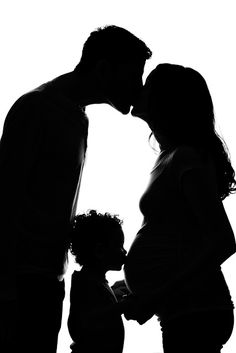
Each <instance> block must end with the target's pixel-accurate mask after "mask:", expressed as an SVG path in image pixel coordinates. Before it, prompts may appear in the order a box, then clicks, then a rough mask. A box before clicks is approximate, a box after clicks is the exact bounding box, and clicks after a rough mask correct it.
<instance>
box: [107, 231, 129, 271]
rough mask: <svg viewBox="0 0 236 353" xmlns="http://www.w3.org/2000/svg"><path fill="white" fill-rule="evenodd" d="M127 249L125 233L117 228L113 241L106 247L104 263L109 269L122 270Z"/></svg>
mask: <svg viewBox="0 0 236 353" xmlns="http://www.w3.org/2000/svg"><path fill="white" fill-rule="evenodd" d="M126 253H127V251H126V250H125V249H124V234H123V232H122V230H115V231H114V232H112V234H111V241H110V242H109V243H108V244H107V245H106V246H105V247H104V251H103V259H102V260H103V264H104V266H105V268H106V270H107V271H120V270H121V268H122V265H123V264H124V262H125V259H126Z"/></svg>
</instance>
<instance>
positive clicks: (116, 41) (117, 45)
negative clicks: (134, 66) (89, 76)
mask: <svg viewBox="0 0 236 353" xmlns="http://www.w3.org/2000/svg"><path fill="white" fill-rule="evenodd" d="M151 56H152V52H151V50H150V49H149V48H148V47H147V46H146V44H145V43H144V42H143V41H142V40H140V39H139V38H137V37H136V36H135V35H133V34H132V33H130V32H129V31H127V30H126V29H124V28H121V27H117V26H114V25H111V26H105V27H99V28H97V29H96V30H95V31H93V32H91V33H90V36H89V37H88V39H87V40H86V42H85V43H84V46H83V50H82V56H81V59H80V62H79V64H78V65H77V66H76V68H75V72H76V71H78V70H79V69H82V70H88V69H90V68H91V67H92V66H93V65H94V64H96V63H97V62H98V61H99V60H103V59H104V60H108V61H110V62H113V63H118V62H121V61H127V60H136V61H137V60H144V61H145V60H147V59H149V58H150V57H151Z"/></svg>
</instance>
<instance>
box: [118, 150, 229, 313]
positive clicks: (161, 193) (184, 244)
mask: <svg viewBox="0 0 236 353" xmlns="http://www.w3.org/2000/svg"><path fill="white" fill-rule="evenodd" d="M197 169H201V170H202V171H203V172H204V174H205V177H206V180H207V181H208V182H209V185H210V184H211V183H216V177H215V172H214V166H213V164H212V162H211V161H210V159H209V158H205V159H203V158H202V157H201V156H200V154H199V153H197V152H196V151H195V150H194V149H193V148H190V147H187V146H181V147H178V148H176V149H172V150H170V151H164V152H162V153H161V154H160V156H159V158H158V159H157V162H156V164H155V166H154V168H153V170H152V172H151V179H150V183H149V185H148V187H147V189H146V191H145V193H144V194H143V196H142V198H141V200H140V209H141V212H142V213H143V216H144V219H143V225H142V227H141V229H140V230H139V232H138V234H137V236H136V238H135V240H134V242H133V244H132V245H131V248H130V250H129V253H128V256H127V261H126V264H125V267H124V270H125V277H126V282H127V285H128V287H129V289H130V290H131V291H132V292H133V293H134V294H136V295H147V293H148V292H151V291H152V290H157V289H159V288H160V290H161V288H162V287H164V286H165V284H168V283H170V282H171V281H173V282H174V281H175V278H176V277H177V276H178V274H179V273H181V272H184V271H185V269H186V268H188V267H189V266H190V265H191V263H194V260H195V259H196V260H197V258H198V257H199V256H200V255H201V253H202V252H203V251H204V242H205V240H204V236H205V231H204V229H202V227H201V226H200V224H199V223H198V221H197V219H196V217H195V215H194V213H193V212H192V210H191V208H190V207H189V204H188V202H187V200H186V197H185V195H184V192H183V188H182V178H183V175H184V173H186V172H187V171H190V170H191V171H194V170H197ZM206 197H207V196H206ZM221 207H222V212H223V217H226V218H227V216H226V214H225V212H224V211H223V205H222V203H221ZM227 222H228V220H227ZM230 231H231V232H232V229H231V228H230ZM226 232H227V230H226ZM230 236H232V234H230ZM222 237H224V234H222ZM233 241H234V240H233ZM219 251H221V249H219ZM222 251H223V250H222ZM234 251H235V250H233V251H232V252H234ZM216 263H217V261H216ZM157 301H158V302H157V314H158V315H159V317H160V318H165V319H169V318H172V317H174V316H178V315H181V314H184V313H189V312H193V311H199V310H210V309H231V308H232V306H233V305H232V301H231V297H230V294H229V290H228V287H227V285H226V283H225V280H224V276H223V274H222V272H221V268H220V262H219V264H217V265H214V264H213V263H212V264H211V263H209V264H208V266H207V268H204V270H200V269H199V271H197V273H196V272H195V273H194V274H193V275H192V276H190V277H189V278H188V280H186V281H185V282H184V284H183V285H181V286H180V287H179V288H177V289H175V290H174V291H171V292H170V291H169V292H168V293H165V294H164V298H162V299H158V300H157Z"/></svg>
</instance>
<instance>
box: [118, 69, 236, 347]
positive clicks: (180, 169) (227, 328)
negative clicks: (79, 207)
mask: <svg viewBox="0 0 236 353" xmlns="http://www.w3.org/2000/svg"><path fill="white" fill-rule="evenodd" d="M132 114H133V115H135V116H138V117H140V118H142V119H144V120H145V121H146V122H147V123H148V125H149V126H150V128H151V130H152V134H153V135H154V137H155V138H156V140H157V141H158V143H159V146H160V154H159V157H158V159H157V162H156V164H155V166H154V168H153V170H152V172H151V179H150V184H149V185H148V187H147V190H146V191H145V193H144V194H143V196H142V198H141V200H140V209H141V211H142V213H143V216H144V220H143V225H142V228H141V229H140V231H139V232H138V234H137V236H136V238H135V240H134V242H133V244H132V245H131V248H130V250H129V252H128V256H127V261H126V264H125V267H124V270H125V276H126V283H127V286H128V288H129V289H130V291H131V292H132V293H133V294H134V295H135V296H136V300H135V301H133V304H132V305H129V306H128V307H127V308H126V309H125V316H126V318H127V319H136V320H137V321H139V322H140V323H144V322H145V321H147V320H148V319H150V318H151V317H152V316H153V315H154V314H156V315H157V316H158V319H159V320H160V324H161V327H162V331H163V347H164V352H165V353H174V352H181V353H187V352H188V353H190V352H191V353H193V352H201V353H203V352H204V353H205V352H207V353H213V352H214V353H216V352H217V353H219V352H220V350H221V348H222V346H223V344H225V343H226V342H227V340H228V338H229V337H230V335H231V332H232V328H233V303H232V300H231V296H230V293H229V290H228V287H227V284H226V282H225V279H224V276H223V274H222V271H221V267H220V266H221V264H222V263H223V262H224V261H225V260H227V259H228V258H229V257H230V256H231V255H232V254H234V253H235V249H236V248H235V239H234V234H233V231H232V228H231V226H230V223H229V220H228V218H227V215H226V213H225V210H224V207H223V204H222V200H223V199H224V198H225V197H226V196H228V195H229V194H230V193H232V192H234V191H235V190H236V187H235V186H236V182H235V178H234V177H235V173H234V170H233V168H232V166H231V163H230V159H229V156H228V153H227V148H226V145H225V143H224V141H223V139H221V138H220V137H219V135H218V134H217V132H216V130H215V124H214V113H213V104H212V100H211V96H210V93H209V90H208V87H207V85H206V82H205V80H204V79H203V77H202V76H201V75H200V74H199V73H198V72H196V71H195V70H193V69H190V68H184V67H182V66H178V65H171V64H160V65H158V66H157V67H156V69H154V70H153V71H152V72H151V74H150V75H149V76H148V78H147V80H146V83H145V86H144V89H143V92H142V95H141V97H140V98H139V100H138V101H137V104H136V105H134V109H133V111H132ZM130 304H131V303H130Z"/></svg>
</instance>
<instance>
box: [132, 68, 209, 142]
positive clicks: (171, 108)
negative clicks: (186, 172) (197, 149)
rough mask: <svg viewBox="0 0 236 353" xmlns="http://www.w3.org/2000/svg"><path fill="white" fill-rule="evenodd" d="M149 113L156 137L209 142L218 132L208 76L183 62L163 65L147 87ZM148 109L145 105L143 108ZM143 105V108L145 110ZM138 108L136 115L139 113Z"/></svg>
mask: <svg viewBox="0 0 236 353" xmlns="http://www.w3.org/2000/svg"><path fill="white" fill-rule="evenodd" d="M143 95H144V97H145V98H144V99H145V108H146V109H145V110H146V111H145V114H144V115H143V116H140V117H142V118H144V120H146V121H147V123H148V124H149V126H150V128H151V129H152V131H153V133H154V135H155V137H156V138H157V140H158V141H159V139H160V137H163V136H164V137H166V138H167V139H168V140H170V142H171V143H174V144H177V145H179V144H186V143H187V144H189V143H190V144H197V145H199V143H200V141H201V142H202V143H207V141H208V139H209V138H210V136H212V134H213V133H214V112H213V104H212V100H211V96H210V93H209V90H208V87H207V84H206V82H205V80H204V78H203V77H202V76H201V75H200V74H199V73H198V72H197V71H195V70H193V69H191V68H185V67H183V66H180V65H172V64H160V65H158V66H157V67H156V68H155V69H154V70H153V71H152V72H151V73H150V75H149V76H148V77H147V80H146V83H145V87H144V93H143ZM142 108H144V107H142ZM142 108H141V110H142ZM138 109H139V107H138V106H137V107H134V110H133V115H138V116H139V112H138Z"/></svg>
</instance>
